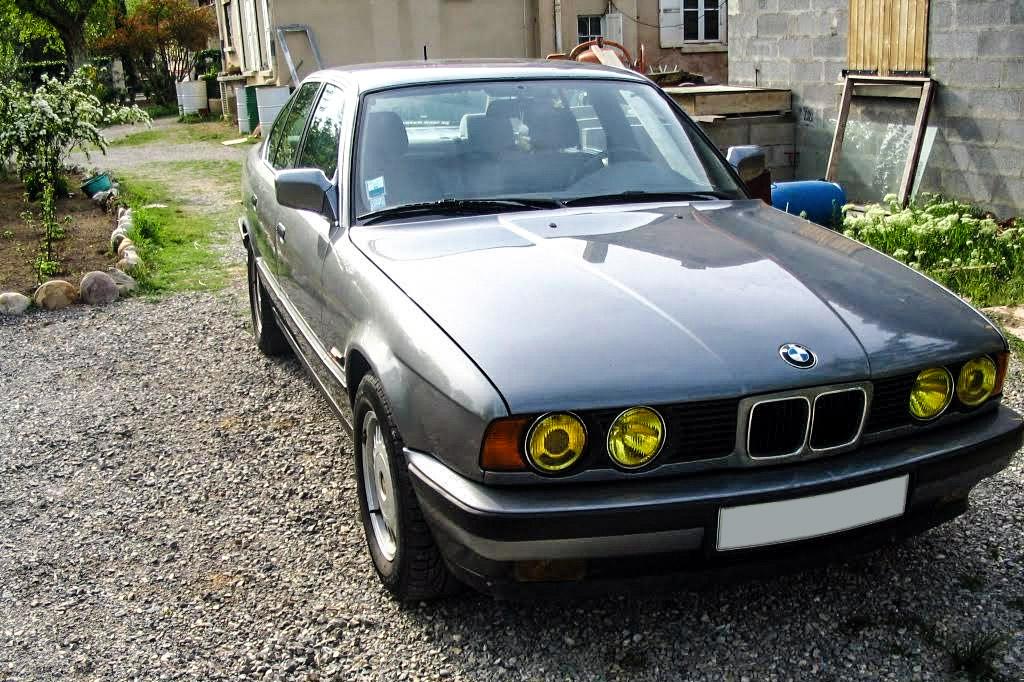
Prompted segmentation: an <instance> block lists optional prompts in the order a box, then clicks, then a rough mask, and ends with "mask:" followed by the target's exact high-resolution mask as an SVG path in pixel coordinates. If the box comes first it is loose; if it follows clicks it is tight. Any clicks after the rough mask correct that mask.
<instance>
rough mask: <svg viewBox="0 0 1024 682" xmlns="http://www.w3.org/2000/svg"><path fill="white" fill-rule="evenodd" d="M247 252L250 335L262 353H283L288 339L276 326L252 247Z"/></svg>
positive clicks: (271, 304)
mask: <svg viewBox="0 0 1024 682" xmlns="http://www.w3.org/2000/svg"><path fill="white" fill-rule="evenodd" d="M247 253H248V267H247V270H248V279H249V311H250V312H251V313H252V335H253V337H255V339H256V346H257V347H258V348H259V349H260V350H261V351H262V352H263V354H264V355H283V354H284V353H285V352H286V351H287V350H288V341H287V340H286V339H285V338H284V334H283V333H282V332H281V328H280V327H278V326H277V318H276V317H274V308H273V303H271V301H270V296H269V295H268V294H267V289H266V287H264V286H263V282H261V281H260V271H259V270H258V269H257V268H256V256H255V255H254V254H253V252H252V249H247Z"/></svg>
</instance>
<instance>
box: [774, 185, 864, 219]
mask: <svg viewBox="0 0 1024 682" xmlns="http://www.w3.org/2000/svg"><path fill="white" fill-rule="evenodd" d="M845 203H846V192H844V191H843V188H842V187H840V186H839V185H837V184H836V183H834V182H825V181H824V180H796V181H794V182H773V183H772V206H774V207H775V208H777V209H779V210H780V211H785V212H786V213H792V214H793V215H800V214H804V216H805V217H806V218H807V219H808V220H810V221H812V222H815V223H818V224H819V225H824V226H825V227H836V226H837V225H838V223H839V221H840V220H841V219H842V211H841V209H842V208H843V205H844V204H845Z"/></svg>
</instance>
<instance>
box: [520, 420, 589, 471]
mask: <svg viewBox="0 0 1024 682" xmlns="http://www.w3.org/2000/svg"><path fill="white" fill-rule="evenodd" d="M586 444H587V430H586V428H584V426H583V422H581V421H580V418H579V417H577V416H576V415H574V414H569V413H568V412H560V413H557V414H546V415H544V416H543V417H541V418H540V419H538V420H537V421H536V422H534V424H533V426H532V427H531V428H530V432H529V433H528V434H527V435H526V454H527V455H528V456H529V458H530V463H532V464H533V466H535V467H536V468H537V469H539V470H540V471H543V472H545V473H556V472H558V471H563V470H564V469H568V468H569V467H571V466H572V465H573V464H575V463H576V460H578V459H579V458H580V455H582V454H583V448H584V447H585V446H586Z"/></svg>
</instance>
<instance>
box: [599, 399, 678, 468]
mask: <svg viewBox="0 0 1024 682" xmlns="http://www.w3.org/2000/svg"><path fill="white" fill-rule="evenodd" d="M664 442H665V422H664V421H663V420H662V418H661V415H660V414H658V413H657V412H655V411H654V410H652V409H651V408H649V407H631V408H630V409H628V410H626V411H625V412H623V413H622V414H620V415H619V416H618V417H616V418H615V421H614V422H612V426H611V428H610V429H608V454H609V455H610V456H611V458H612V459H613V460H615V463H616V464H618V465H619V466H621V467H624V468H626V469H637V468H639V467H642V466H644V465H645V464H647V463H648V462H650V461H651V460H652V459H654V458H655V457H656V456H657V454H658V453H659V452H661V446H662V444H663V443H664Z"/></svg>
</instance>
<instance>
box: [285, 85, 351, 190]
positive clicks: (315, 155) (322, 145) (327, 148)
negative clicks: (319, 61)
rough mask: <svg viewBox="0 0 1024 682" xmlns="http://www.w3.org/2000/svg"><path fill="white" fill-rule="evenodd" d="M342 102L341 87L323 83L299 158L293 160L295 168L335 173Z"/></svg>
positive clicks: (327, 173) (327, 174) (342, 111)
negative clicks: (295, 160) (321, 92)
mask: <svg viewBox="0 0 1024 682" xmlns="http://www.w3.org/2000/svg"><path fill="white" fill-rule="evenodd" d="M344 104H345V102H344V93H343V92H342V91H341V89H340V88H336V87H334V86H333V85H325V86H324V91H323V94H321V95H320V101H319V102H317V105H316V109H315V110H314V111H313V118H312V119H311V120H310V122H309V130H307V131H306V141H305V142H303V143H302V151H301V152H299V160H298V161H297V162H296V163H295V166H296V167H297V168H319V169H320V170H322V171H323V172H324V175H326V176H327V177H328V178H333V177H334V172H335V171H336V170H337V169H338V151H339V149H340V141H341V122H342V115H343V113H344Z"/></svg>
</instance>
